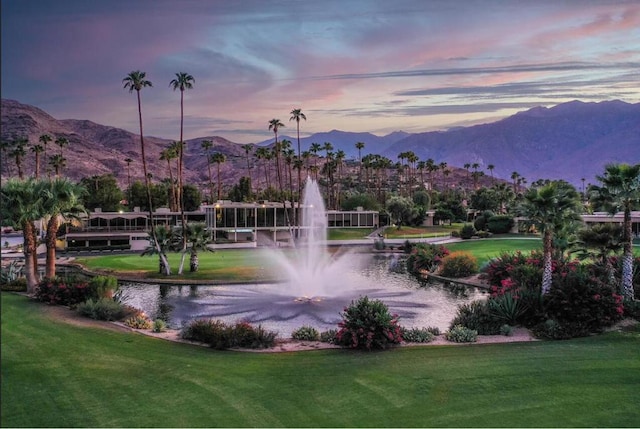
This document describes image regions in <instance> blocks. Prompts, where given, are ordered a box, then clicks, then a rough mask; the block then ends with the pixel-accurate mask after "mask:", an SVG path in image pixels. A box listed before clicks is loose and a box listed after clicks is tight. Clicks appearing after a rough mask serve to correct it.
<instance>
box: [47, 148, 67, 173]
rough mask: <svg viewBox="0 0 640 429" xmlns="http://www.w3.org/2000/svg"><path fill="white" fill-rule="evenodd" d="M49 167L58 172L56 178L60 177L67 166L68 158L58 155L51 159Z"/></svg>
mask: <svg viewBox="0 0 640 429" xmlns="http://www.w3.org/2000/svg"><path fill="white" fill-rule="evenodd" d="M49 165H50V166H51V167H53V170H54V171H55V172H56V177H60V171H61V170H62V169H64V168H65V167H66V166H67V158H65V157H64V156H62V155H60V154H59V153H56V154H55V155H53V156H52V157H50V158H49Z"/></svg>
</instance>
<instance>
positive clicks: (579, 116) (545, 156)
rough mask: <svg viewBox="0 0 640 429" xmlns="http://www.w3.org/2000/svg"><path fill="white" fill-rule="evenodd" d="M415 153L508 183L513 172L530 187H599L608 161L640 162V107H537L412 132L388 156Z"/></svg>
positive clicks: (613, 104)
mask: <svg viewBox="0 0 640 429" xmlns="http://www.w3.org/2000/svg"><path fill="white" fill-rule="evenodd" d="M408 150H411V151H413V152H415V154H416V155H418V157H420V159H422V160H425V159H428V158H432V159H434V160H435V161H436V162H438V163H439V162H443V161H444V162H447V164H449V165H455V166H458V167H460V166H463V165H464V164H466V163H469V164H473V163H478V164H479V165H480V169H481V170H482V171H485V172H486V171H487V170H486V168H487V166H488V165H489V164H493V165H494V166H495V169H494V175H495V177H499V178H502V179H507V180H508V179H509V178H510V177H511V174H512V172H514V171H515V172H517V173H519V174H520V175H521V176H523V177H525V178H526V179H527V181H528V182H529V183H531V182H533V181H535V180H537V179H564V180H567V181H569V182H571V183H573V184H574V185H580V184H581V179H582V178H584V179H585V180H586V182H587V183H596V179H595V176H596V175H599V174H602V172H603V171H604V168H603V167H604V165H605V164H606V163H609V162H626V163H633V164H635V163H639V162H640V103H636V104H629V103H625V102H622V101H617V100H616V101H604V102H600V103H583V102H580V101H572V102H569V103H564V104H559V105H557V106H555V107H552V108H545V107H535V108H533V109H530V110H527V111H524V112H520V113H517V114H515V115H513V116H510V117H508V118H505V119H503V120H500V121H497V122H494V123H490V124H483V125H476V126H472V127H466V128H457V129H454V130H450V131H443V132H428V133H420V134H413V135H410V136H408V137H407V138H405V139H403V140H400V141H398V142H396V143H395V144H393V145H392V146H391V147H390V148H389V149H387V150H386V151H385V152H384V153H383V154H384V155H386V156H388V157H390V158H393V157H397V154H398V153H400V152H403V151H408Z"/></svg>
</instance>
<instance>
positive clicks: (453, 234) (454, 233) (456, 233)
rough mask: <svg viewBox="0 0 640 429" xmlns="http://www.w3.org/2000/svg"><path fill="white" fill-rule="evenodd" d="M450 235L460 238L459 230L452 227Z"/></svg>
mask: <svg viewBox="0 0 640 429" xmlns="http://www.w3.org/2000/svg"><path fill="white" fill-rule="evenodd" d="M451 237H452V238H460V231H458V230H457V229H454V230H453V231H451Z"/></svg>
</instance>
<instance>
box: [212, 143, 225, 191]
mask: <svg viewBox="0 0 640 429" xmlns="http://www.w3.org/2000/svg"><path fill="white" fill-rule="evenodd" d="M210 158H211V159H210V162H212V163H215V164H216V166H217V181H218V200H221V199H222V181H221V178H220V164H222V163H223V162H225V161H226V160H227V157H226V156H225V155H224V153H221V152H214V153H212V154H211V157H210Z"/></svg>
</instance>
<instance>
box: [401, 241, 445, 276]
mask: <svg viewBox="0 0 640 429" xmlns="http://www.w3.org/2000/svg"><path fill="white" fill-rule="evenodd" d="M449 253H450V252H449V249H447V248H446V247H444V246H441V245H434V244H425V243H418V244H416V245H415V246H414V247H413V249H412V250H411V253H410V254H409V257H408V258H407V270H408V271H409V272H410V273H413V274H417V273H419V272H420V271H422V270H427V271H434V270H435V269H436V268H437V267H438V265H440V262H441V261H442V258H444V257H445V256H447V255H448V254H449Z"/></svg>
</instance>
